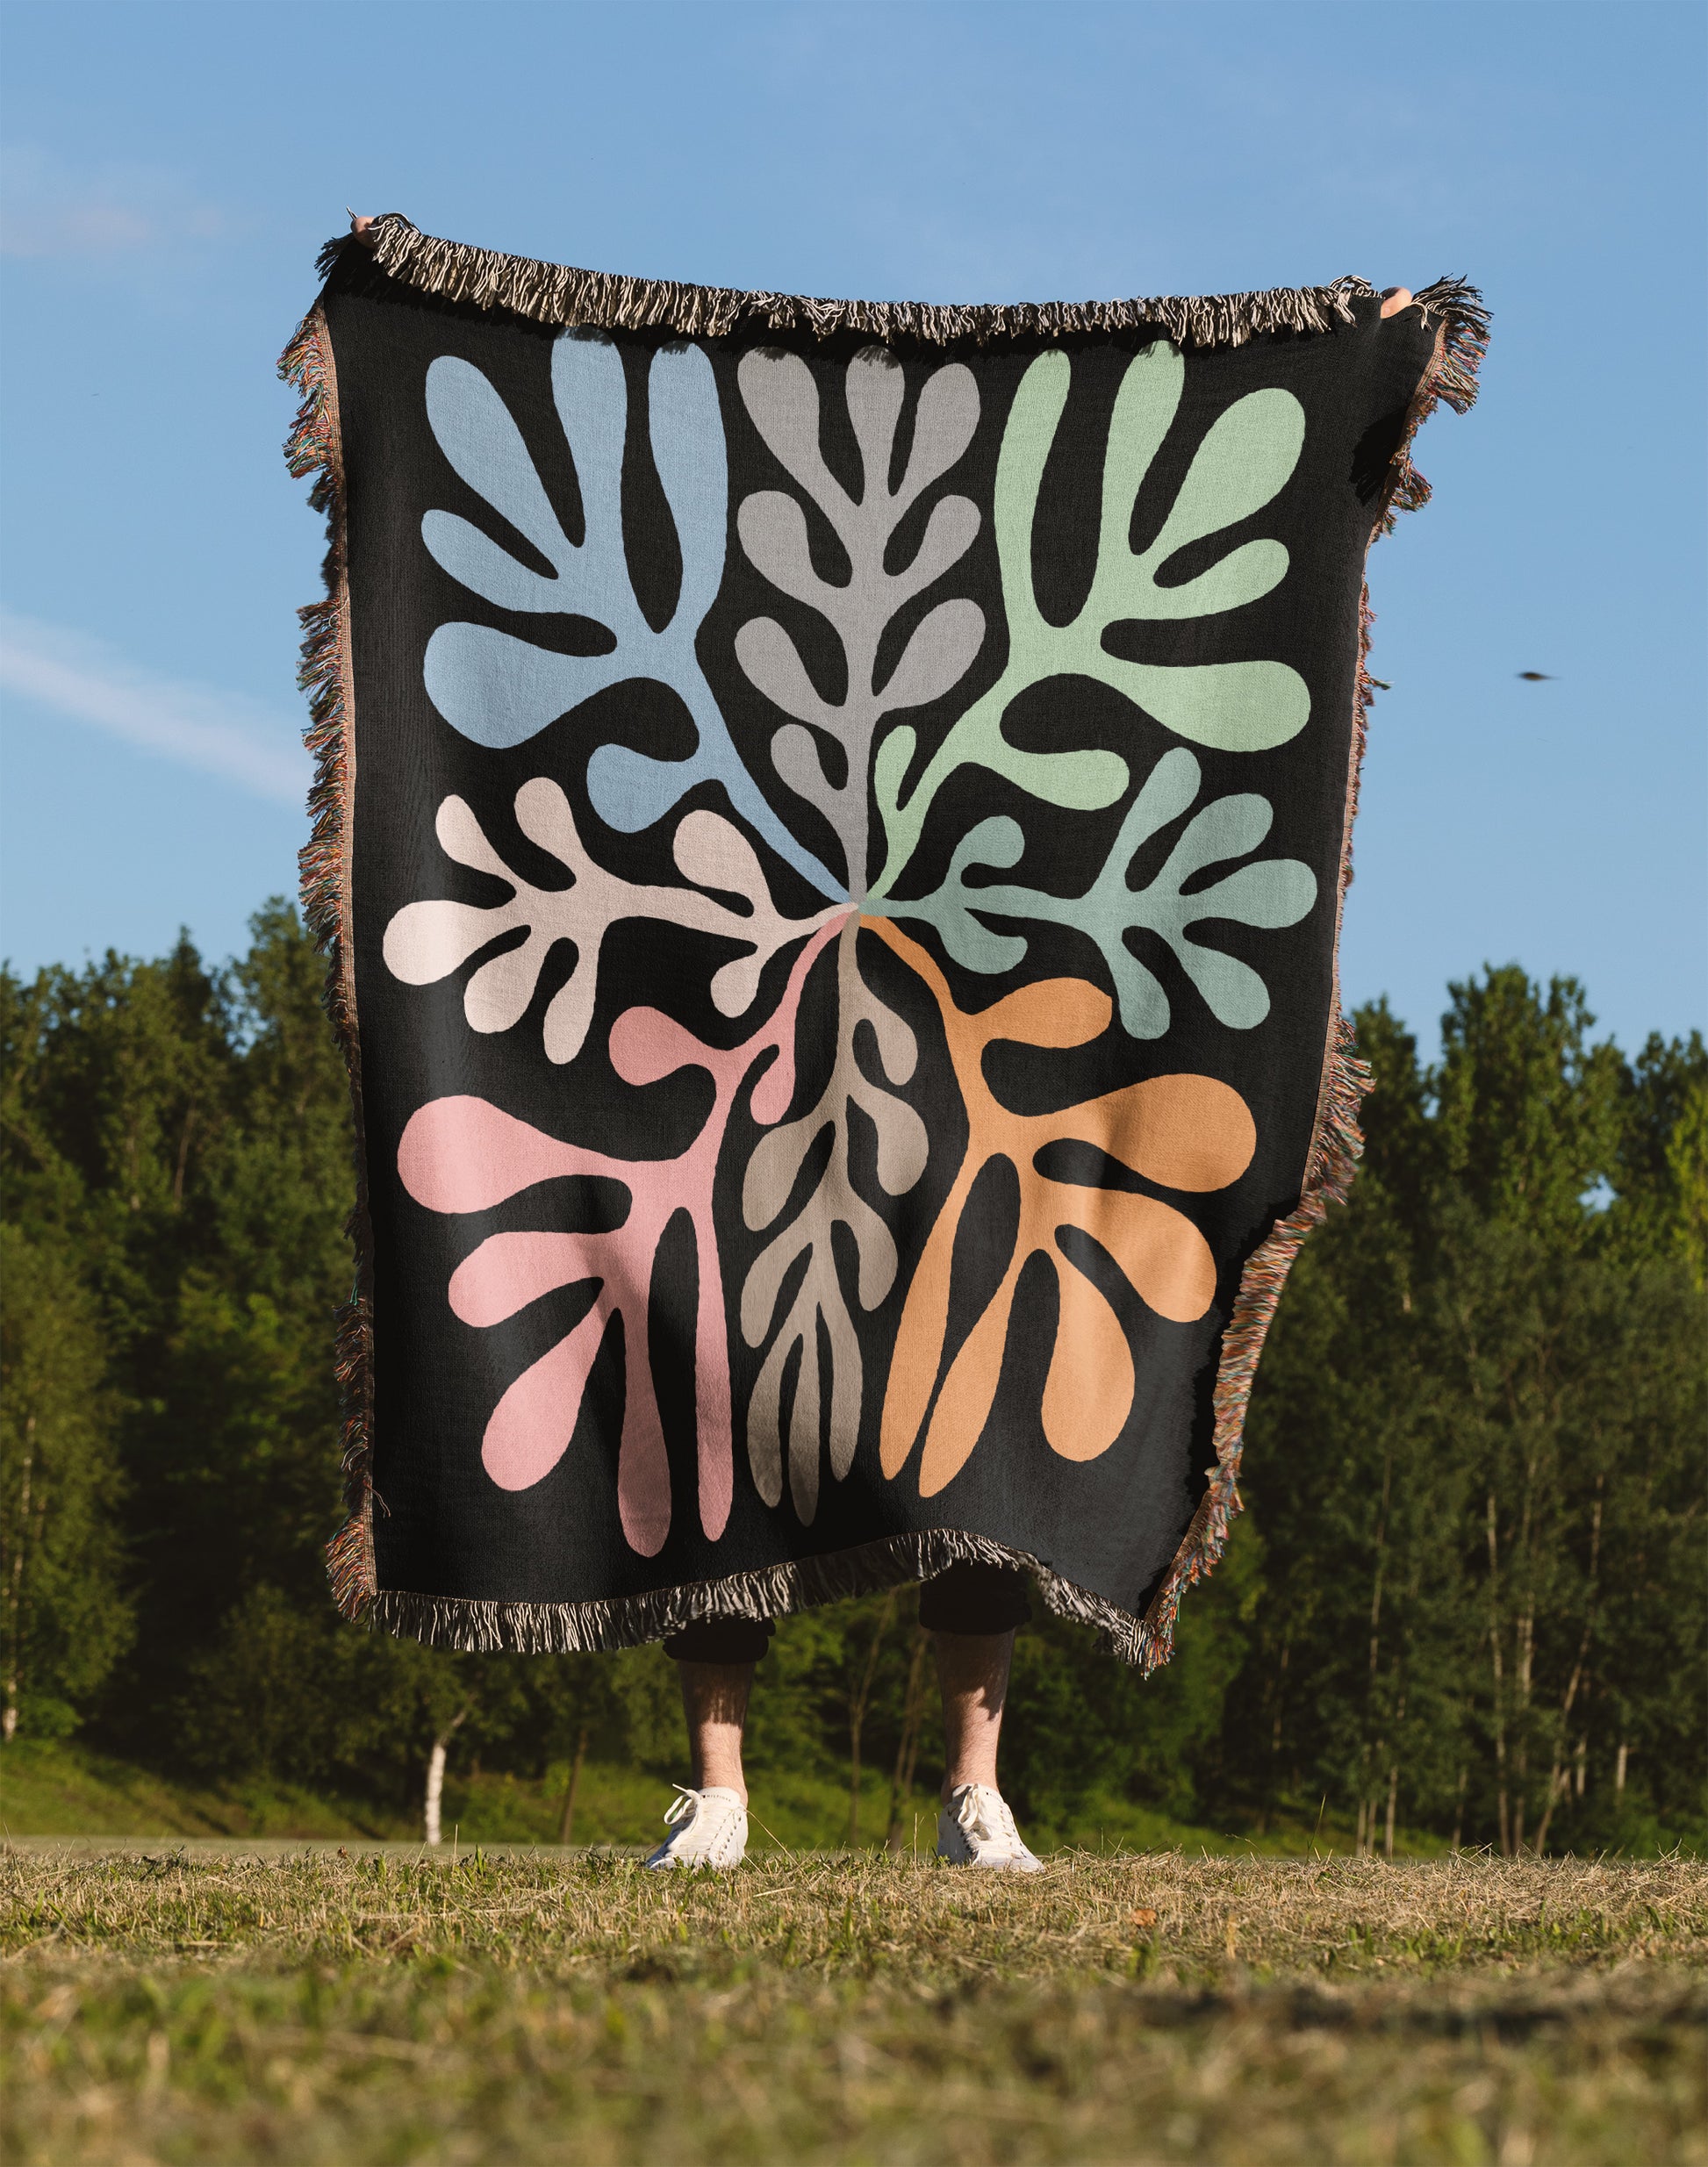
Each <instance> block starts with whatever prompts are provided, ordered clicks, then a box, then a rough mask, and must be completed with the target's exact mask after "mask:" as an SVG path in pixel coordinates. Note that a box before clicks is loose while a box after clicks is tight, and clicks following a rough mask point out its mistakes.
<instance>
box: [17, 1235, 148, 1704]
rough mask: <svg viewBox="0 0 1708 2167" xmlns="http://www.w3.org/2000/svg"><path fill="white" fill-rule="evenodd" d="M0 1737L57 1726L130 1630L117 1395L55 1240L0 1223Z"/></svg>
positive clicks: (82, 1295)
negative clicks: (0, 1693) (1, 1299)
mask: <svg viewBox="0 0 1708 2167" xmlns="http://www.w3.org/2000/svg"><path fill="white" fill-rule="evenodd" d="M0 1282H3V1283H4V1288H5V1303H4V1314H0V1584H3V1585H4V1597H3V1598H0V1600H3V1601H4V1609H3V1610H0V1684H3V1685H4V1713H3V1714H0V1734H4V1737H5V1738H6V1739H8V1740H10V1739H11V1737H12V1736H13V1734H14V1733H16V1732H17V1731H18V1729H19V1728H20V1727H22V1729H23V1730H24V1731H25V1733H29V1732H35V1733H47V1734H49V1735H52V1734H54V1733H63V1732H65V1731H68V1730H69V1729H71V1728H73V1727H74V1726H75V1723H76V1721H77V1711H78V1709H79V1708H80V1707H81V1706H84V1705H87V1704H88V1703H89V1701H90V1699H91V1698H92V1697H93V1696H94V1695H95V1693H96V1692H97V1690H98V1689H99V1687H100V1686H101V1684H102V1683H103V1682H104V1679H105V1677H106V1675H107V1674H108V1672H109V1671H110V1670H111V1668H112V1666H113V1664H114V1662H115V1661H117V1659H118V1656H119V1655H120V1654H122V1653H123V1651H124V1648H125V1647H126V1642H127V1641H128V1640H129V1638H130V1633H131V1625H132V1618H131V1605H130V1603H129V1600H128V1598H127V1595H126V1589H125V1586H124V1578H123V1567H124V1554H123V1547H122V1543H121V1539H120V1534H119V1528H118V1506H119V1503H120V1500H121V1482H120V1476H119V1469H118V1453H117V1450H116V1446H115V1439H114V1431H115V1427H116V1417H117V1415H118V1403H117V1400H116V1398H115V1396H114V1395H113V1393H112V1391H111V1388H110V1387H109V1386H108V1383H107V1381H106V1367H107V1361H106V1349H105V1346H104V1344H103V1340H102V1336H101V1327H100V1322H99V1318H98V1316H97V1310H96V1305H95V1303H94V1302H93V1301H92V1300H91V1299H90V1295H89V1292H88V1290H87V1288H85V1287H84V1286H83V1281H82V1280H81V1278H80V1277H79V1275H78V1273H77V1269H76V1264H75V1259H74V1257H73V1256H72V1255H71V1254H70V1253H69V1252H68V1247H67V1245H66V1244H65V1243H64V1241H63V1240H62V1239H61V1238H56V1237H55V1236H54V1235H52V1234H51V1233H50V1234H45V1235H43V1236H42V1237H40V1238H38V1239H36V1240H34V1241H32V1240H31V1239H30V1238H29V1237H28V1236H27V1235H25V1233H24V1232H23V1231H21V1230H20V1229H19V1228H18V1227H16V1226H3V1225H0Z"/></svg>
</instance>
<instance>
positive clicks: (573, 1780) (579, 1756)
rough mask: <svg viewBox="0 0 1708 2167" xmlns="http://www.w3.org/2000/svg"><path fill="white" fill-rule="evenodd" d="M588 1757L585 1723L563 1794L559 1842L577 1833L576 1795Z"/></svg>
mask: <svg viewBox="0 0 1708 2167" xmlns="http://www.w3.org/2000/svg"><path fill="white" fill-rule="evenodd" d="M586 1757H587V1726H586V1725H585V1723H584V1724H583V1725H582V1726H581V1732H580V1735H579V1736H578V1738H577V1740H576V1741H575V1759H574V1760H573V1761H571V1763H570V1783H569V1788H568V1790H565V1792H564V1793H563V1813H562V1815H561V1816H560V1817H559V1819H558V1823H557V1841H558V1842H559V1843H568V1841H570V1838H571V1835H572V1834H573V1833H574V1831H575V1794H576V1792H577V1791H578V1790H580V1788H581V1764H582V1762H584V1761H585V1759H586Z"/></svg>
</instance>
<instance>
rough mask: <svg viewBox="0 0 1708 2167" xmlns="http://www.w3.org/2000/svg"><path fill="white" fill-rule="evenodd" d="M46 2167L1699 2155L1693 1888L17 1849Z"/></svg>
mask: <svg viewBox="0 0 1708 2167" xmlns="http://www.w3.org/2000/svg"><path fill="white" fill-rule="evenodd" d="M0 1893H3V1894H4V1918H0V1950H4V1954H5V1962H4V1969H3V1970H0V2016H3V2017H4V2029H5V2042H6V2051H7V2056H8V2060H9V2063H10V2079H9V2082H8V2084H7V2091H6V2099H7V2106H6V2113H7V2115H8V2118H9V2124H10V2127H9V2129H8V2132H7V2142H8V2152H9V2156H10V2157H11V2158H15V2159H18V2160H21V2161H30V2162H42V2163H47V2162H51V2163H54V2167H58V2163H61V2162H68V2161H70V2160H73V2159H77V2160H88V2161H90V2162H93V2163H106V2162H113V2163H117V2162H120V2161H124V2162H132V2163H135V2162H145V2161H159V2162H161V2163H167V2162H173V2163H176V2162H181V2161H183V2162H197V2163H199V2162H227V2161H236V2160H247V2159H250V2158H265V2159H269V2160H276V2161H280V2162H283V2163H290V2167H296V2163H317V2167H318V2163H320V2162H327V2163H331V2162H334V2160H335V2161H339V2162H344V2161H347V2160H348V2159H349V2158H351V2157H361V2158H363V2159H373V2160H377V2161H383V2162H390V2161H405V2160H409V2161H414V2160H421V2161H434V2162H438V2161H444V2162H453V2161H455V2162H462V2161H470V2162H474V2161H482V2162H484V2161H486V2160H489V2159H490V2160H493V2161H499V2160H503V2161H506V2162H519V2163H524V2167H535V2163H545V2162H558V2161H562V2162H565V2163H568V2162H571V2161H573V2162H577V2163H580V2162H584V2161H585V2162H592V2163H602V2162H607V2161H608V2162H611V2163H628V2162H640V2161H652V2160H654V2159H658V2160H665V2159H669V2160H671V2161H676V2160H683V2161H687V2160H700V2159H705V2160H714V2159H715V2160H717V2161H720V2162H721V2161H725V2160H741V2161H753V2162H759V2163H771V2162H777V2163H782V2162H783V2161H786V2160H787V2161H791V2162H793V2161H802V2162H813V2163H816V2162H832V2161H834V2162H837V2163H843V2162H848V2163H852V2162H865V2161H872V2162H879V2161H882V2162H886V2163H888V2162H892V2161H899V2162H912V2161H915V2160H917V2161H919V2162H921V2163H925V2162H928V2161H949V2162H953V2163H960V2162H968V2163H971V2162H974V2161H987V2160H998V2161H1013V2162H1021V2161H1032V2160H1037V2161H1063V2162H1066V2161H1077V2160H1091V2161H1111V2162H1112V2161H1122V2162H1138V2161H1150V2160H1156V2161H1163V2160H1170V2161H1172V2160H1176V2159H1180V2160H1186V2159H1195V2160H1198V2159H1206V2160H1215V2161H1217V2162H1227V2163H1231V2167H1242V2163H1247V2162H1249V2163H1252V2167H1269V2163H1281V2162H1289V2163H1290V2162H1294V2161H1298V2162H1301V2163H1303V2162H1306V2161H1324V2160H1326V2161H1331V2162H1335V2163H1341V2162H1345V2163H1348V2167H1353V2163H1356V2167H1365V2163H1368V2162H1389V2161H1391V2162H1400V2163H1406V2162H1412V2161H1418V2162H1424V2161H1429V2162H1433V2161H1438V2160H1439V2161H1441V2162H1444V2163H1445V2162H1452V2163H1455V2167H1457V2163H1460V2162H1471V2163H1478V2162H1484V2161H1486V2162H1488V2163H1489V2167H1514V2163H1535V2167H1542V2163H1544V2162H1548V2163H1552V2162H1554V2161H1561V2160H1566V2161H1573V2162H1575V2161H1596V2162H1599V2161H1607V2162H1610V2163H1611V2162H1615V2161H1617V2162H1620V2163H1625V2162H1628V2161H1631V2160H1633V2159H1644V2160H1650V2159H1652V2160H1656V2161H1667V2162H1671V2161H1680V2162H1687V2163H1691V2162H1708V2139H1704V2135H1703V2132H1704V2129H1705V2128H1708V2087H1705V2086H1704V2077H1703V2070H1704V2053H1703V2049H1704V2033H1705V2031H1708V1869H1704V1867H1702V1866H1701V1865H1699V1864H1697V1863H1695V1862H1689V1861H1683V1860H1676V1859H1673V1860H1667V1859H1662V1860H1658V1861H1654V1862H1642V1863H1638V1864H1625V1863H1615V1862H1601V1863H1597V1862H1581V1861H1566V1862H1558V1863H1556V1862H1500V1861H1490V1860H1487V1859H1482V1858H1475V1859H1474V1858H1461V1859H1460V1860H1458V1861H1456V1862H1441V1863H1439V1864H1437V1863H1428V1864H1403V1865H1398V1866H1386V1865H1383V1864H1381V1863H1368V1862H1366V1863H1357V1862H1350V1861H1346V1860H1317V1861H1315V1862H1303V1863H1293V1862H1277V1861H1274V1860H1260V1859H1257V1858H1252V1857H1247V1858H1244V1859H1239V1858H1204V1857H1199V1858H1190V1857H1188V1856H1185V1855H1181V1854H1180V1853H1172V1854H1163V1855H1154V1856H1148V1857H1138V1856H1125V1857H1104V1858H1099V1857H1096V1856H1087V1855H1069V1856H1066V1857H1062V1858H1059V1859H1058V1860H1056V1861H1055V1862H1052V1863H1051V1866H1050V1868H1049V1869H1048V1870H1047V1871H1046V1872H1045V1873H1044V1874H1043V1875H1041V1876H1037V1877H1036V1878H1035V1879H1030V1880H1027V1879H1015V1878H1008V1877H1006V1876H972V1875H969V1874H965V1873H957V1872H951V1871H949V1870H947V1869H940V1868H937V1867H936V1866H935V1865H932V1864H929V1863H919V1864H915V1862H913V1861H912V1860H911V1859H910V1858H908V1859H902V1860H899V1861H892V1860H887V1859H885V1858H883V1857H881V1856H878V1855H870V1856H865V1857H861V1858H858V1859H838V1858H835V1857H825V1856H822V1855H815V1856H810V1857H808V1856H797V1857H794V1858H790V1857H787V1856H777V1857H772V1858H767V1859H765V1860H764V1861H761V1862H757V1863H752V1864H750V1865H749V1866H748V1867H747V1868H745V1869H743V1871H742V1872H740V1873H739V1874H736V1875H735V1876H728V1877H727V1878H723V1879H703V1878H690V1877H687V1876H647V1875H645V1874H644V1873H643V1872H642V1871H641V1870H640V1869H638V1868H636V1867H635V1865H634V1864H633V1863H632V1862H628V1861H625V1860H620V1859H605V1860H599V1859H594V1860H588V1861H584V1862H574V1863H569V1864H565V1863H563V1862H548V1861H542V1860H529V1859H526V1858H517V1859H502V1860H494V1859H491V1858H488V1857H485V1856H483V1855H478V1854H476V1855H466V1854H465V1855H462V1856H460V1857H459V1859H458V1860H457V1862H456V1865H455V1866H454V1867H453V1866H452V1865H451V1864H450V1863H449V1861H448V1860H437V1861H421V1862H416V1861H411V1860H399V1859H397V1858H393V1857H385V1858H372V1859H360V1858H349V1859H343V1858H340V1857H338V1856H337V1855H335V1853H334V1854H332V1855H327V1854H325V1853H315V1854H299V1855H295V1856H292V1857H290V1858H286V1859H283V1860H276V1861H273V1862H261V1861H255V1860H249V1861H245V1860H242V1859H238V1858H232V1859H229V1860H204V1859H197V1860H194V1861H192V1860H190V1859H187V1858H184V1857H183V1856H182V1855H173V1854H172V1853H170V1852H169V1851H166V1850H162V1851H161V1853H160V1854H159V1855H156V1856H155V1857H154V1858H153V1859H152V1860H150V1859H137V1858H128V1859H105V1860H75V1859H57V1860H56V1859H47V1858H39V1857H25V1858H19V1857H11V1858H8V1859H6V1860H4V1862H0Z"/></svg>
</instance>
